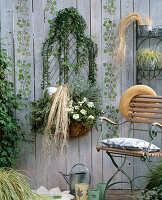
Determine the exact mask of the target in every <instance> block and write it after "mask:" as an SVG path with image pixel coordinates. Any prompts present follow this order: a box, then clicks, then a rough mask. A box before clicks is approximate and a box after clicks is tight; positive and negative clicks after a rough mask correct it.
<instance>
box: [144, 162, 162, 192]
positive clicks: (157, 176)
mask: <svg viewBox="0 0 162 200" xmlns="http://www.w3.org/2000/svg"><path fill="white" fill-rule="evenodd" d="M147 181H148V184H147V186H146V189H148V190H151V189H153V188H155V187H156V188H161V187H162V161H161V163H160V164H158V165H154V166H153V167H152V169H151V170H149V172H148V174H147Z"/></svg>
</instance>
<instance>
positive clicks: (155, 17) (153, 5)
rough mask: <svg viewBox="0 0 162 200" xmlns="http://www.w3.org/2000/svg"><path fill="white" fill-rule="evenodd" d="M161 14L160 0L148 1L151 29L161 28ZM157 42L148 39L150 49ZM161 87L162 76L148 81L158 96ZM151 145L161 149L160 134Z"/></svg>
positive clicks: (161, 50)
mask: <svg viewBox="0 0 162 200" xmlns="http://www.w3.org/2000/svg"><path fill="white" fill-rule="evenodd" d="M161 13H162V2H161V1H160V0H155V1H153V0H150V18H151V21H152V26H153V27H156V26H157V27H161V26H162V20H161ZM158 41H159V40H158V39H150V48H151V49H155V47H156V44H157V42H158ZM156 51H158V52H162V42H160V44H159V45H158V47H157V48H156ZM160 79H161V80H160ZM161 85H162V74H160V76H159V77H158V80H157V79H156V78H154V79H153V80H151V81H150V86H151V88H153V89H154V90H155V91H156V93H157V94H158V95H162V87H161ZM153 143H154V144H156V145H157V146H159V147H160V148H162V134H158V136H157V138H156V139H155V140H154V142H153ZM157 160H158V161H159V160H160V158H154V161H157ZM153 164H154V163H153Z"/></svg>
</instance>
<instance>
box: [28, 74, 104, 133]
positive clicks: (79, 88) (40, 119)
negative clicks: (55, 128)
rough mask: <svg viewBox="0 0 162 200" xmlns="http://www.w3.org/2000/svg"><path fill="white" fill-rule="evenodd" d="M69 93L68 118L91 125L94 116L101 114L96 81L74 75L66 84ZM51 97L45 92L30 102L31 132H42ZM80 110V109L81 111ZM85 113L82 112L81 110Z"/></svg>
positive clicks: (99, 95)
mask: <svg viewBox="0 0 162 200" xmlns="http://www.w3.org/2000/svg"><path fill="white" fill-rule="evenodd" d="M68 88H69V91H70V95H71V99H72V101H71V103H70V105H67V107H68V109H69V120H76V121H83V122H88V125H90V126H92V125H94V124H95V122H96V118H97V117H98V116H99V115H101V114H103V111H102V109H101V89H100V88H99V87H98V86H97V85H96V83H91V82H90V81H87V80H86V79H85V78H84V77H82V76H79V75H76V77H75V78H74V79H73V81H72V82H71V83H69V84H68ZM53 98H54V96H53V97H51V98H49V97H48V96H47V94H46V92H45V94H44V97H43V98H40V99H39V100H38V101H37V102H36V103H32V106H33V109H32V111H31V117H30V122H31V127H32V132H33V133H41V134H42V133H44V128H45V126H46V122H47V118H48V114H49V112H50V109H51V106H52V103H53ZM81 110H82V111H81ZM85 111H86V114H82V113H81V112H83V113H85ZM75 114H79V115H80V118H79V119H78V118H76V119H74V118H75V117H74V118H73V115H75Z"/></svg>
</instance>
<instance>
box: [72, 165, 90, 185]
mask: <svg viewBox="0 0 162 200" xmlns="http://www.w3.org/2000/svg"><path fill="white" fill-rule="evenodd" d="M77 165H81V166H83V167H84V168H85V169H86V170H87V172H88V175H89V185H90V183H91V173H90V171H89V169H88V168H87V167H86V166H85V165H84V164H81V163H78V164H75V165H74V166H73V167H72V168H71V172H72V170H73V169H74V167H76V166H77Z"/></svg>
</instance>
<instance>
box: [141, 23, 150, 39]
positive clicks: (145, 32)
mask: <svg viewBox="0 0 162 200" xmlns="http://www.w3.org/2000/svg"><path fill="white" fill-rule="evenodd" d="M151 31H152V25H139V26H138V36H139V37H149V36H151Z"/></svg>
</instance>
